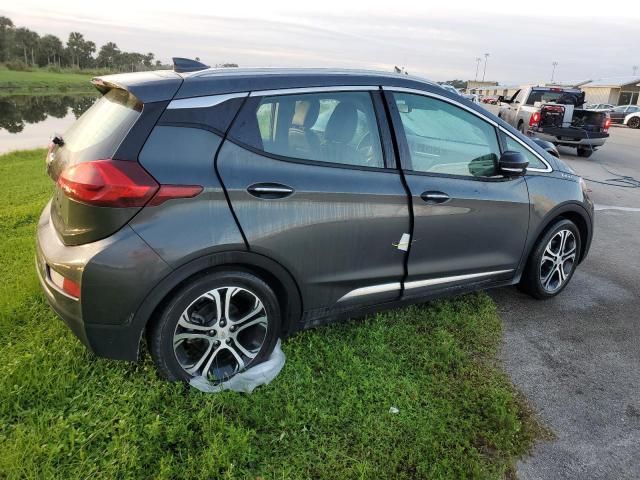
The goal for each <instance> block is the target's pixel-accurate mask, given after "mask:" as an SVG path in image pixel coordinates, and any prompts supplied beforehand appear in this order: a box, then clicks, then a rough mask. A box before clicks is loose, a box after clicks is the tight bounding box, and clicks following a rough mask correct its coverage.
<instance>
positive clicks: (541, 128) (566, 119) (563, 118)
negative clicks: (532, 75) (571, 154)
mask: <svg viewBox="0 0 640 480" xmlns="http://www.w3.org/2000/svg"><path fill="white" fill-rule="evenodd" d="M501 101H502V103H504V106H502V107H501V108H500V112H499V114H498V116H499V117H500V118H503V119H504V120H506V121H507V122H509V123H510V124H511V125H513V126H514V127H516V128H517V129H518V130H520V132H522V133H523V134H526V135H531V136H536V137H538V138H541V139H542V140H546V141H548V142H552V143H553V144H555V145H564V146H567V147H574V148H576V150H577V154H578V156H580V157H589V156H591V154H592V153H593V152H595V151H596V150H597V148H598V147H600V146H602V145H604V143H605V141H606V139H607V138H608V137H609V133H608V131H609V126H610V124H611V120H610V118H609V114H608V113H607V112H603V111H596V110H588V109H584V108H580V107H581V106H582V105H584V92H581V91H580V90H578V89H573V88H558V87H540V86H533V87H532V86H528V87H523V88H521V89H519V90H518V91H517V92H516V93H515V94H514V95H513V96H512V97H511V98H509V99H505V98H502V99H501Z"/></svg>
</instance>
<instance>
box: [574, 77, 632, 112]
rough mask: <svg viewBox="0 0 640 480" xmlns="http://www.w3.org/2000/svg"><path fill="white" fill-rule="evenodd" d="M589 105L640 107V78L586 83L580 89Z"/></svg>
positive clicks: (603, 79)
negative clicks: (606, 104) (604, 104)
mask: <svg viewBox="0 0 640 480" xmlns="http://www.w3.org/2000/svg"><path fill="white" fill-rule="evenodd" d="M580 88H581V89H582V91H583V92H584V93H585V96H586V100H587V103H609V104H611V105H640V101H639V98H638V97H639V95H640V77H639V76H635V77H631V76H626V77H610V78H602V79H600V80H592V81H590V82H586V83H585V84H584V85H582V86H581V87H580Z"/></svg>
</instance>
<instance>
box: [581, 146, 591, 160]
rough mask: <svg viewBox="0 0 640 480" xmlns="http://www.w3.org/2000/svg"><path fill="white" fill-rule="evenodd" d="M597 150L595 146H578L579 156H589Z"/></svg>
mask: <svg viewBox="0 0 640 480" xmlns="http://www.w3.org/2000/svg"><path fill="white" fill-rule="evenodd" d="M593 152H595V150H594V149H593V148H582V147H578V156H579V157H583V158H589V157H590V156H591V155H592V154H593Z"/></svg>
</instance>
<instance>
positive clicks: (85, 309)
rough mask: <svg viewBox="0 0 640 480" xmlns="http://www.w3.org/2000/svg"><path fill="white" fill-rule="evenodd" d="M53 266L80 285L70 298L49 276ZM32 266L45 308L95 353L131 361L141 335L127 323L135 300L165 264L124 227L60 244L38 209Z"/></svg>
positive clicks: (162, 273) (161, 273)
mask: <svg viewBox="0 0 640 480" xmlns="http://www.w3.org/2000/svg"><path fill="white" fill-rule="evenodd" d="M51 269H53V270H55V271H56V272H58V273H60V274H61V275H63V276H65V277H67V278H69V279H71V280H73V281H75V282H76V283H78V284H80V298H79V299H75V298H73V297H70V296H69V295H67V294H66V293H64V292H63V291H62V290H60V289H59V288H58V287H56V285H54V284H53V282H52V281H51V277H50V274H49V272H50V270H51ZM36 270H37V273H38V278H39V280H40V285H41V286H42V290H43V292H44V294H45V297H46V299H47V301H48V303H49V305H51V308H52V309H53V310H54V311H55V312H56V314H57V315H58V316H59V317H60V318H61V319H62V320H63V321H64V323H65V324H66V325H67V326H68V327H69V328H70V329H71V331H72V332H73V333H74V334H75V335H76V337H78V339H80V341H81V342H82V343H83V344H84V345H85V346H87V348H89V349H90V350H91V351H93V352H94V353H95V354H96V355H99V356H103V357H108V358H115V359H123V360H136V359H137V356H138V347H139V343H140V337H141V335H142V331H141V328H140V327H139V326H134V325H133V324H132V322H131V320H132V319H133V316H134V314H135V312H136V311H137V309H138V308H139V306H140V304H141V303H142V301H143V300H144V298H145V297H146V295H147V294H148V293H149V292H150V291H151V289H152V288H153V286H155V285H156V284H157V283H158V282H159V281H160V280H161V279H162V278H164V276H166V275H168V273H169V272H170V271H171V269H170V268H169V266H168V265H167V264H166V263H165V262H164V261H163V260H162V259H161V258H160V257H159V256H158V255H157V254H156V253H155V252H154V251H153V250H152V249H151V248H150V247H149V246H148V245H147V244H146V243H145V242H144V241H142V239H140V237H139V236H138V235H137V234H136V233H135V232H134V231H133V230H132V229H131V227H129V226H128V225H127V226H125V227H123V228H122V229H121V230H120V231H118V232H117V233H115V234H114V235H111V236H110V237H108V238H105V239H103V240H99V241H97V242H92V243H88V244H84V245H77V246H67V245H64V244H63V243H62V241H61V240H60V237H59V236H58V234H57V232H56V231H55V229H54V227H53V224H52V223H51V217H50V205H47V206H46V207H45V209H44V211H43V212H42V215H41V217H40V221H39V222H38V229H37V234H36Z"/></svg>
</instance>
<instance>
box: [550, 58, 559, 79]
mask: <svg viewBox="0 0 640 480" xmlns="http://www.w3.org/2000/svg"><path fill="white" fill-rule="evenodd" d="M551 65H553V68H552V69H551V83H553V76H554V75H555V73H556V67H557V66H558V62H553V63H552V64H551Z"/></svg>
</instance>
